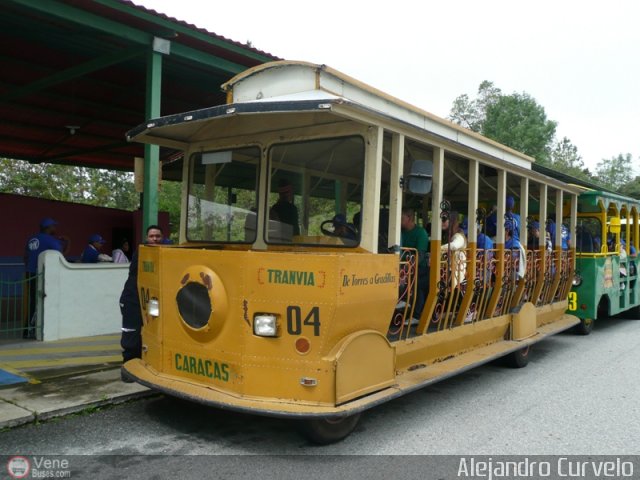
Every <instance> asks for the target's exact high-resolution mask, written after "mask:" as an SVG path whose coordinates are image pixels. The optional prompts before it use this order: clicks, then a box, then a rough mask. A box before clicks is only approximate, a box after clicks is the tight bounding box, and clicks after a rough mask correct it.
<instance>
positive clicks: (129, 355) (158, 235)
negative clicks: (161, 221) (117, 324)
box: [120, 225, 163, 383]
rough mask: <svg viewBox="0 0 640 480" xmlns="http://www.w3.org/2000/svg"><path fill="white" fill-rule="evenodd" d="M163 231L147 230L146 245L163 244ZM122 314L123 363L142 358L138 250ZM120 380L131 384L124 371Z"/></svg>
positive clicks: (121, 305) (127, 284)
mask: <svg viewBox="0 0 640 480" xmlns="http://www.w3.org/2000/svg"><path fill="white" fill-rule="evenodd" d="M162 238H163V234H162V229H161V228H160V227H159V226H158V225H151V226H149V227H148V228H147V237H146V239H145V242H144V243H145V244H146V245H160V244H161V243H162ZM120 313H122V339H121V340H120V346H121V347H122V363H126V362H128V361H129V360H131V359H134V358H141V357H142V336H141V333H142V332H141V331H142V313H141V312H140V297H139V296H138V251H137V250H136V251H135V253H134V254H133V258H132V259H131V264H130V265H129V277H128V278H127V281H126V282H125V284H124V289H123V290H122V295H120ZM120 378H121V379H122V381H123V382H127V383H131V382H133V380H131V379H130V378H129V377H128V376H127V375H125V373H124V371H121V373H120Z"/></svg>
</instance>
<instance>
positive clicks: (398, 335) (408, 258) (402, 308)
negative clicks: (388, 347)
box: [388, 248, 418, 340]
mask: <svg viewBox="0 0 640 480" xmlns="http://www.w3.org/2000/svg"><path fill="white" fill-rule="evenodd" d="M399 263H400V265H399V267H400V282H399V284H400V286H399V291H398V304H397V305H396V309H395V311H394V312H393V317H392V319H391V324H390V325H389V332H388V337H389V339H390V340H399V339H402V338H408V337H409V333H410V331H411V323H410V322H411V319H412V318H413V315H414V311H415V307H416V300H417V295H418V251H417V250H416V249H415V248H401V249H400V262H399Z"/></svg>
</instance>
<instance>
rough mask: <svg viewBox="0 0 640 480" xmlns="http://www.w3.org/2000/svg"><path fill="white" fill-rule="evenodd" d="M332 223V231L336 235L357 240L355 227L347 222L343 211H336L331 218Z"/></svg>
mask: <svg viewBox="0 0 640 480" xmlns="http://www.w3.org/2000/svg"><path fill="white" fill-rule="evenodd" d="M331 223H333V233H334V235H335V236H336V237H340V238H344V239H347V240H357V239H356V234H355V227H354V226H353V225H349V223H347V216H346V215H344V214H343V213H338V214H337V215H336V216H334V217H333V218H332V219H331Z"/></svg>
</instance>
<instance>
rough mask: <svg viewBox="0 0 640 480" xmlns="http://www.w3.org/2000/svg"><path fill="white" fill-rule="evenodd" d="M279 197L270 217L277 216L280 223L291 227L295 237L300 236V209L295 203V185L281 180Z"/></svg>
mask: <svg viewBox="0 0 640 480" xmlns="http://www.w3.org/2000/svg"><path fill="white" fill-rule="evenodd" d="M278 195H279V198H278V201H277V202H276V203H274V204H273V206H272V207H271V209H270V212H269V215H270V217H271V215H275V217H276V218H277V219H278V220H279V221H280V222H282V223H286V224H287V225H291V227H292V228H293V235H294V236H296V235H300V223H299V221H298V208H297V207H296V206H295V204H294V203H293V185H291V182H289V180H286V179H282V180H280V182H279V183H278Z"/></svg>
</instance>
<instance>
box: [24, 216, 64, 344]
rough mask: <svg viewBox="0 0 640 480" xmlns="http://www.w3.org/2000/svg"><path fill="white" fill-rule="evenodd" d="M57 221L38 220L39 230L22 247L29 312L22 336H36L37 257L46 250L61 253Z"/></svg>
mask: <svg viewBox="0 0 640 480" xmlns="http://www.w3.org/2000/svg"><path fill="white" fill-rule="evenodd" d="M57 226H58V222H56V221H55V220H54V219H53V218H45V219H43V220H42V221H41V222H40V232H39V233H37V234H36V235H33V236H32V237H30V238H29V239H28V240H27V244H26V246H25V249H24V264H25V277H26V280H27V289H28V292H29V293H28V295H29V313H28V317H27V318H26V319H25V320H26V322H25V323H26V326H25V328H24V330H23V332H22V336H23V338H36V329H35V328H36V292H37V289H38V277H37V274H38V257H39V256H40V254H41V253H42V252H44V251H46V250H56V251H58V252H60V253H62V250H63V244H62V241H60V239H58V238H57V237H56V236H55V235H56V230H57Z"/></svg>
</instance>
